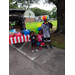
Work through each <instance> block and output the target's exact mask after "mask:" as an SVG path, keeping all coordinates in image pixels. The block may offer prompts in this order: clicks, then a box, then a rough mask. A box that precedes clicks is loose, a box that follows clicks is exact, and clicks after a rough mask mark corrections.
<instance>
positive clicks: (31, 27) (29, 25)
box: [25, 20, 57, 34]
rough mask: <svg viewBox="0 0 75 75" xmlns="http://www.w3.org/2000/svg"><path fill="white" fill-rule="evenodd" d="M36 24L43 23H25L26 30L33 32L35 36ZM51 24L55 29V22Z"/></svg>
mask: <svg viewBox="0 0 75 75" xmlns="http://www.w3.org/2000/svg"><path fill="white" fill-rule="evenodd" d="M38 23H41V24H42V23H43V22H31V24H30V23H25V24H26V29H29V30H31V31H34V32H35V34H36V28H37V25H38ZM52 24H53V26H56V27H57V20H54V21H52ZM56 27H54V28H56Z"/></svg>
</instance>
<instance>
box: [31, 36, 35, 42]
mask: <svg viewBox="0 0 75 75" xmlns="http://www.w3.org/2000/svg"><path fill="white" fill-rule="evenodd" d="M30 39H31V43H35V42H36V40H35V39H36V36H35V35H33V36H32V35H31V36H30Z"/></svg>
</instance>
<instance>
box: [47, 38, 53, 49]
mask: <svg viewBox="0 0 75 75" xmlns="http://www.w3.org/2000/svg"><path fill="white" fill-rule="evenodd" d="M47 41H48V42H49V44H50V48H52V45H51V40H50V37H47Z"/></svg>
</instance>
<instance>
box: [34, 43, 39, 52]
mask: <svg viewBox="0 0 75 75" xmlns="http://www.w3.org/2000/svg"><path fill="white" fill-rule="evenodd" d="M34 47H35V51H36V52H38V50H37V49H36V43H34Z"/></svg>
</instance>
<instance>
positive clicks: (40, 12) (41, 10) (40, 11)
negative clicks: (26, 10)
mask: <svg viewBox="0 0 75 75" xmlns="http://www.w3.org/2000/svg"><path fill="white" fill-rule="evenodd" d="M30 9H31V10H32V11H33V12H34V13H35V16H41V15H48V14H49V11H46V10H43V9H40V8H37V7H35V8H30Z"/></svg>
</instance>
